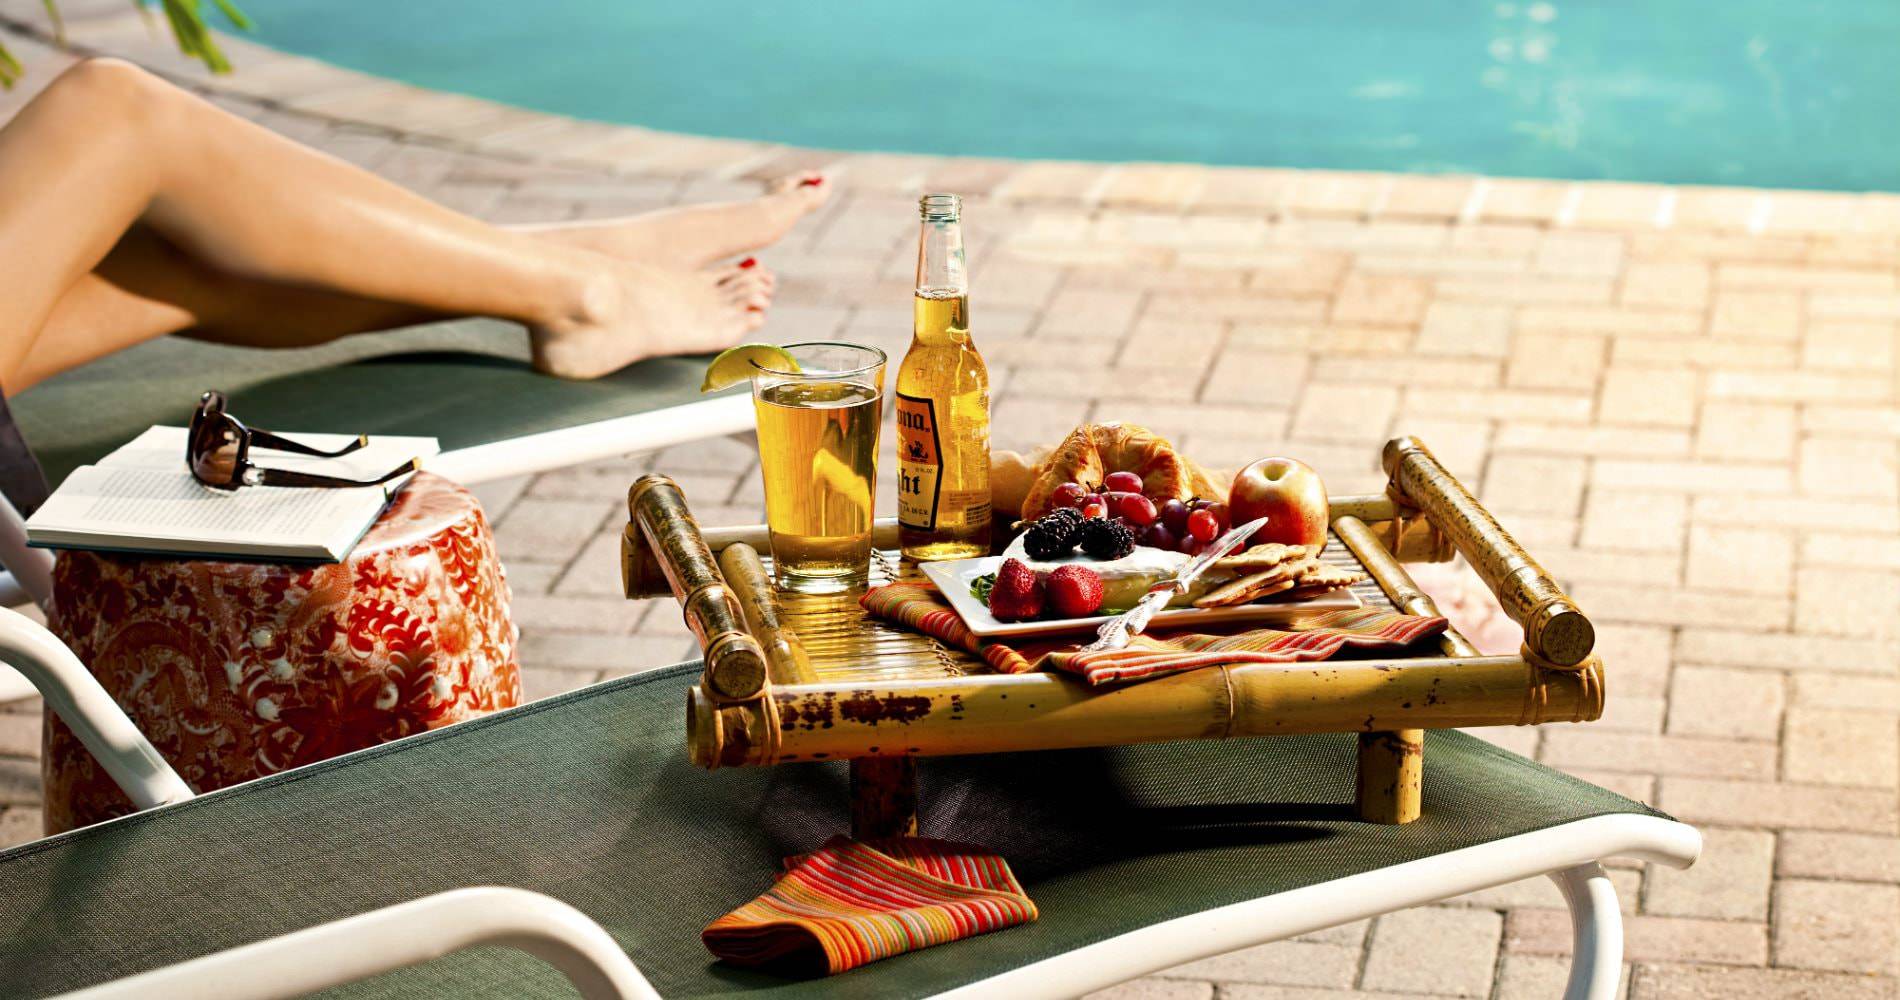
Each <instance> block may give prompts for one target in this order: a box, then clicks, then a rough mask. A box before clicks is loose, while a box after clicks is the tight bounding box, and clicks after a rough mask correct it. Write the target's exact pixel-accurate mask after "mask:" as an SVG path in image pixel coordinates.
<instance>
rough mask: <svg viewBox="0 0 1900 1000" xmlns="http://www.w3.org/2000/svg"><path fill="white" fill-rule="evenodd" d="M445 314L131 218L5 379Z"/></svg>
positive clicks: (294, 342)
mask: <svg viewBox="0 0 1900 1000" xmlns="http://www.w3.org/2000/svg"><path fill="white" fill-rule="evenodd" d="M753 273H758V274H763V275H764V281H765V294H766V295H767V297H768V298H769V296H770V294H771V291H772V286H773V285H774V279H773V276H772V274H771V272H770V271H766V270H764V269H762V268H761V269H759V271H757V272H750V269H749V268H742V267H738V266H736V265H735V266H730V267H726V268H722V269H720V270H719V271H717V272H715V277H716V278H717V279H718V280H719V282H720V283H721V285H722V287H726V288H728V289H731V288H733V287H735V286H737V284H738V283H739V282H740V281H742V280H746V279H750V278H751V277H752V274H753ZM748 287H751V286H748ZM446 318H450V317H449V316H448V315H447V314H444V313H436V312H430V311H429V310H426V309H418V308H416V307H414V306H408V305H403V304H401V303H395V302H383V301H379V300H376V299H364V298H357V297H354V296H349V295H344V294H341V293H338V292H326V291H320V290H317V289H311V288H299V287H296V286H293V285H280V284H274V283H271V282H266V281H257V280H254V279H249V278H238V277H233V276H231V275H228V274H224V273H222V272H219V271H217V270H214V269H212V268H210V267H207V266H205V265H204V264H202V263H199V262H198V261H197V260H195V259H193V258H192V257H191V255H189V254H187V253H185V252H183V251H181V250H179V249H178V248H176V247H174V246H172V245H171V244H170V243H168V242H167V241H166V240H165V239H164V238H163V237H160V236H159V235H158V234H157V233H155V232H153V231H152V230H151V229H149V228H147V227H145V226H142V225H141V226H134V227H133V228H132V229H131V231H129V232H128V233H126V235H125V237H124V238H122V239H121V240H120V241H119V243H118V245H117V246H114V247H113V248H112V251H111V252H110V253H108V254H106V258H105V260H103V261H101V262H100V263H99V266H98V267H97V268H96V269H94V270H93V271H92V272H91V273H89V274H86V275H84V276H82V277H81V278H80V279H79V281H78V282H76V283H75V284H74V285H73V286H72V287H71V288H69V289H67V290H66V294H64V295H62V296H60V298H59V301H58V302H56V303H55V304H54V306H53V311H52V314H51V315H49V316H48V317H47V319H46V323H45V325H44V326H43V327H42V328H41V332H40V335H39V337H38V339H37V340H36V342H35V346H34V349H33V350H32V351H31V352H29V353H28V354H27V356H26V359H25V360H24V362H23V363H22V366H21V368H20V369H19V370H18V372H17V373H16V375H15V377H14V379H13V380H10V381H9V382H8V387H9V388H12V389H15V390H16V391H17V390H18V389H24V388H26V387H28V386H32V385H35V384H37V383H39V382H41V381H43V380H45V379H47V378H51V377H52V376H54V375H57V374H59V373H60V372H63V371H67V370H68V369H72V368H76V367H78V366H80V365H83V364H85V363H86V362H88V361H93V360H96V359H98V358H101V357H104V356H105V355H107V354H111V353H113V352H114V351H118V350H123V349H124V348H127V347H131V346H133V345H135V344H141V343H144V342H145V341H148V340H152V339H154V338H157V337H162V336H165V335H167V334H179V335H183V336H188V337H192V338H194V339H198V340H208V341H213V342H216V343H221V344H233V345H238V346H245V347H283V348H295V347H308V346H312V345H316V344H323V343H327V342H329V341H332V340H335V339H337V338H338V337H344V336H349V335H351V334H358V333H369V332H373V331H378V330H389V329H393V328H395V327H400V326H409V325H412V324H416V323H426V322H430V321H433V320H439V319H446ZM16 383H17V384H16Z"/></svg>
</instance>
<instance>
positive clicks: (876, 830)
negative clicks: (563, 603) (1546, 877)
mask: <svg viewBox="0 0 1900 1000" xmlns="http://www.w3.org/2000/svg"><path fill="white" fill-rule="evenodd" d="M1383 458H1384V465H1385V469H1386V472H1387V474H1388V476H1389V480H1390V481H1389V485H1388V488H1387V490H1386V492H1385V493H1384V494H1383V495H1365V496H1336V497H1333V498H1332V501H1331V507H1332V510H1331V516H1332V538H1331V541H1330V544H1329V545H1328V546H1327V549H1326V552H1325V555H1324V557H1323V558H1324V559H1325V561H1327V562H1329V563H1334V564H1338V565H1341V566H1345V567H1349V568H1352V569H1358V570H1363V571H1364V572H1365V573H1366V574H1367V575H1368V576H1369V577H1370V580H1369V581H1368V582H1366V583H1363V584H1360V585H1359V586H1357V587H1355V588H1354V593H1355V595H1356V596H1357V597H1358V598H1359V600H1360V601H1361V602H1362V603H1364V604H1366V605H1367V606H1370V607H1378V608H1386V609H1395V610H1399V611H1404V612H1408V613H1411V614H1422V615H1431V614H1436V613H1437V608H1436V607H1435V606H1434V605H1433V603H1432V600H1431V598H1430V597H1429V596H1427V595H1426V594H1424V593H1423V592H1422V591H1420V590H1419V588H1418V587H1417V585H1416V584H1414V583H1413V582H1412V579H1411V577H1410V576H1409V575H1408V574H1407V573H1406V571H1405V567H1404V565H1403V564H1404V563H1405V562H1415V561H1444V560H1448V559H1450V558H1452V556H1453V554H1454V553H1462V554H1463V555H1464V556H1465V558H1466V559H1467V560H1468V561H1469V562H1470V563H1471V564H1472V566H1473V567H1474V568H1476V570H1477V572H1478V575H1479V576H1480V577H1481V578H1482V579H1483V580H1484V581H1485V583H1486V585H1487V586H1489V587H1490V589H1491V591H1492V592H1493V593H1494V594H1495V595H1497V597H1498V600H1499V602H1500V603H1501V604H1502V605H1503V607H1504V609H1505V611H1506V613H1507V614H1509V615H1510V616H1511V618H1512V619H1513V620H1515V621H1517V622H1518V623H1519V624H1520V625H1522V626H1523V627H1524V636H1525V640H1524V645H1523V647H1522V648H1521V649H1520V650H1519V651H1518V653H1517V655H1514V656H1481V655H1479V654H1478V652H1477V650H1476V649H1474V648H1473V647H1472V645H1471V644H1470V643H1469V642H1468V641H1466V640H1465V639H1464V637H1462V636H1460V635H1459V634H1458V633H1457V632H1456V631H1451V630H1448V631H1446V632H1445V633H1444V635H1443V636H1441V637H1440V638H1439V639H1438V640H1437V642H1436V644H1435V646H1434V645H1426V644H1422V645H1421V648H1419V649H1417V650H1414V651H1410V654H1409V655H1403V656H1397V657H1385V658H1380V659H1367V658H1342V659H1332V660H1324V661H1320V662H1316V663H1303V664H1297V665H1293V666H1284V665H1265V664H1254V665H1234V666H1228V667H1210V668H1206V669H1202V670H1195V671H1190V672H1187V673H1182V674H1175V675H1172V676H1167V677H1162V678H1157V679H1154V680H1150V681H1145V682H1142V683H1138V684H1133V685H1129V686H1126V687H1114V688H1107V689H1101V688H1090V687H1088V686H1086V685H1084V684H1082V683H1081V682H1080V681H1078V680H1076V679H1075V678H1072V677H1069V676H1067V675H1062V674H1054V673H1031V674H997V673H994V672H991V671H990V670H989V668H988V666H987V664H985V663H984V662H983V661H982V660H981V659H980V658H977V657H975V656H973V655H971V654H968V653H966V652H964V651H962V650H959V649H952V648H949V647H946V646H944V645H943V644H941V643H939V642H937V641H936V640H933V639H930V638H928V637H926V636H922V635H919V634H916V633H913V632H909V631H906V630H902V629H898V628H896V627H893V626H891V625H888V624H886V623H884V622H881V621H878V620H875V619H872V618H870V617H869V616H868V615H866V614H865V612H864V611H862V610H861V609H860V608H859V607H858V605H857V599H856V598H857V595H856V594H844V595H837V596H826V597H814V596H810V595H803V594H792V593H778V592H776V591H775V590H774V588H773V587H772V585H771V582H770V581H771V576H770V571H769V567H768V566H767V563H766V560H765V559H764V558H763V557H762V556H761V555H760V553H761V552H764V551H767V549H768V546H767V534H766V529H765V527H764V526H763V525H752V526H746V527H726V528H701V527H700V525H699V524H698V523H697V522H696V521H695V520H694V518H693V515H692V512H691V510H690V509H689V508H688V506H687V503H686V499H685V497H684V495H683V494H682V493H681V492H680V489H679V487H678V485H677V484H675V483H674V482H673V481H672V480H671V479H668V478H666V477H665V476H645V477H642V478H641V479H640V480H638V481H637V482H635V483H634V484H633V486H632V487H631V489H629V491H628V495H627V507H628V524H627V526H626V529H625V531H624V532H623V534H622V539H621V548H622V559H621V571H622V576H623V580H624V582H625V588H626V594H627V596H628V597H629V598H646V597H658V596H664V595H666V594H668V593H671V594H672V595H673V596H674V597H676V598H677V599H678V600H679V601H680V603H681V606H682V609H683V611H684V614H685V618H686V622H687V624H688V626H689V627H691V628H692V630H693V634H694V635H695V636H696V637H697V638H698V640H699V644H700V648H701V650H702V653H703V655H704V661H705V666H704V672H703V673H702V675H701V678H700V681H699V683H698V684H697V685H696V686H694V687H693V688H692V690H691V691H690V692H689V694H688V698H687V713H686V715H687V718H686V743H687V750H688V753H689V754H690V756H691V758H692V760H693V761H694V762H695V763H697V764H699V765H700V766H702V767H706V768H719V767H736V766H757V765H775V764H788V763H796V762H801V761H820V760H839V759H845V760H850V761H851V762H852V781H853V789H854V804H853V828H854V834H855V835H857V836H860V837H863V836H876V835H884V834H890V833H901V832H907V831H909V830H912V829H914V828H915V805H916V801H915V786H914V783H913V774H914V771H913V762H914V760H915V758H917V757H929V756H945V755H952V754H963V753H997V752H1009V751H1024V750H1048V749H1059V748H1070V747H1087V746H1112V745H1120V744H1129V743H1145V742H1159V741H1168V740H1182V739H1207V740H1214V739H1228V738H1234V737H1249V736H1271V735H1276V734H1292V733H1317V732H1353V733H1357V734H1359V765H1358V766H1359V776H1358V785H1357V788H1358V794H1357V805H1358V809H1359V813H1360V815H1361V817H1362V818H1364V819H1367V820H1370V821H1375V822H1386V823H1404V822H1409V821H1410V820H1412V819H1414V818H1416V817H1417V816H1418V815H1419V811H1420V808H1421V803H1420V787H1421V786H1420V774H1421V773H1422V766H1423V752H1424V732H1423V731H1424V730H1426V729H1445V728H1453V727H1465V726H1495V725H1537V724H1541V723H1545V722H1584V721H1588V720H1592V719H1595V718H1597V717H1598V716H1600V715H1601V714H1602V711H1603V696H1604V690H1603V673H1602V665H1601V663H1600V662H1599V660H1598V659H1597V658H1596V657H1595V656H1594V655H1593V654H1592V648H1593V646H1594V644H1595V631H1594V629H1593V628H1592V627H1591V624H1590V621H1589V619H1587V618H1586V617H1584V615H1583V613H1582V612H1581V611H1580V610H1579V609H1578V608H1577V606H1576V605H1575V604H1574V603H1573V602H1571V600H1570V599H1569V598H1568V597H1567V596H1565V595H1564V593H1563V592H1562V591H1561V590H1560V589H1559V588H1558V587H1557V585H1556V583H1555V582H1553V581H1552V580H1551V579H1550V577H1549V576H1548V575H1547V574H1546V573H1545V572H1544V570H1543V569H1542V567H1540V566H1538V564H1537V562H1536V561H1535V560H1534V559H1532V558H1531V557H1530V555H1529V554H1528V553H1526V552H1525V551H1524V550H1523V548H1522V547H1521V546H1519V545H1518V544H1517V542H1516V541H1515V540H1514V539H1512V538H1511V536H1510V534H1509V533H1507V532H1506V531H1505V530H1504V529H1503V528H1502V527H1500V526H1499V525H1498V523H1497V521H1496V519H1494V518H1493V517H1492V516H1491V515H1490V514H1489V513H1488V512H1487V511H1485V509H1484V508H1483V506H1482V505H1480V504H1479V503H1478V501H1477V500H1476V499H1474V498H1473V497H1472V496H1471V494H1470V492H1469V491H1467V490H1466V489H1465V488H1464V486H1463V485H1462V484H1461V483H1459V482H1458V480H1457V479H1456V478H1455V477H1453V476H1452V475H1451V474H1450V473H1449V472H1447V471H1446V470H1445V468H1444V467H1443V466H1442V465H1440V464H1439V462H1438V460H1437V459H1436V458H1434V457H1433V456H1432V454H1431V452H1430V451H1428V450H1427V449H1426V448H1425V446H1424V445H1423V444H1421V443H1419V442H1418V441H1417V440H1415V439H1412V438H1399V439H1395V440H1393V441H1391V442H1388V443H1387V444H1386V447H1385V450H1384V454H1383ZM872 544H873V547H874V549H875V551H874V553H873V556H872V561H871V575H872V583H873V584H874V585H875V584H879V583H884V582H888V581H890V580H895V579H921V575H920V574H919V573H918V572H917V569H916V567H915V566H913V565H911V564H908V563H905V562H903V561H902V560H901V559H900V558H898V556H897V554H896V553H895V552H894V551H892V549H894V547H895V545H896V524H895V523H894V522H889V521H881V522H879V523H878V524H877V526H876V527H875V529H874V531H873V534H872Z"/></svg>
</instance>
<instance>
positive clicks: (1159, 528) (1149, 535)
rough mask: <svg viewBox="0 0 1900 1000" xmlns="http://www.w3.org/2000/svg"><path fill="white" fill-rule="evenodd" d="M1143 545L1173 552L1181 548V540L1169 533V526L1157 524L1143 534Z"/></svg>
mask: <svg viewBox="0 0 1900 1000" xmlns="http://www.w3.org/2000/svg"><path fill="white" fill-rule="evenodd" d="M1141 544H1143V545H1148V546H1152V547H1154V548H1157V549H1165V550H1167V551H1169V552H1173V551H1175V550H1176V549H1177V548H1179V547H1180V545H1181V538H1180V536H1178V535H1176V534H1175V533H1174V532H1172V531H1169V530H1168V526H1167V525H1165V524H1161V523H1160V522H1156V523H1154V524H1151V525H1149V526H1148V530H1147V531H1145V532H1142V535H1141Z"/></svg>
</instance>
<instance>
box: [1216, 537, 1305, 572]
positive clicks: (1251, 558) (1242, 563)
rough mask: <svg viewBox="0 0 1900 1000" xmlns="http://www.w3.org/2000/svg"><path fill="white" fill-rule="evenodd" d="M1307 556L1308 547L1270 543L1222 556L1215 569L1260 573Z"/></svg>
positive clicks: (1217, 560)
mask: <svg viewBox="0 0 1900 1000" xmlns="http://www.w3.org/2000/svg"><path fill="white" fill-rule="evenodd" d="M1306 554H1307V553H1306V546H1304V545H1284V544H1282V543H1280V542H1268V543H1267V544H1265V545H1256V546H1254V547H1253V548H1250V549H1246V550H1244V551H1241V552H1236V553H1234V554H1233V555H1229V556H1222V557H1220V558H1219V559H1216V560H1214V565H1213V568H1214V569H1218V570H1227V571H1228V572H1232V573H1239V574H1248V573H1258V572H1259V571H1261V570H1263V569H1272V568H1273V567H1275V566H1279V565H1282V564H1284V563H1289V562H1293V561H1294V560H1297V559H1303V558H1305V557H1306Z"/></svg>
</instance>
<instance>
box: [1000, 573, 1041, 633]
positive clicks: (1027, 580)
mask: <svg viewBox="0 0 1900 1000" xmlns="http://www.w3.org/2000/svg"><path fill="white" fill-rule="evenodd" d="M1042 603H1043V593H1042V581H1041V580H1040V579H1038V578H1037V577H1036V571H1035V570H1033V569H1030V568H1029V566H1028V565H1027V564H1025V563H1024V562H1023V561H1022V560H1021V559H1005V560H1003V566H1002V568H1001V569H998V570H997V571H996V583H995V584H994V585H993V586H991V587H990V614H992V615H995V616H996V620H997V621H1003V622H1012V621H1028V620H1029V619H1031V618H1037V617H1040V616H1041V615H1042Z"/></svg>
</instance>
